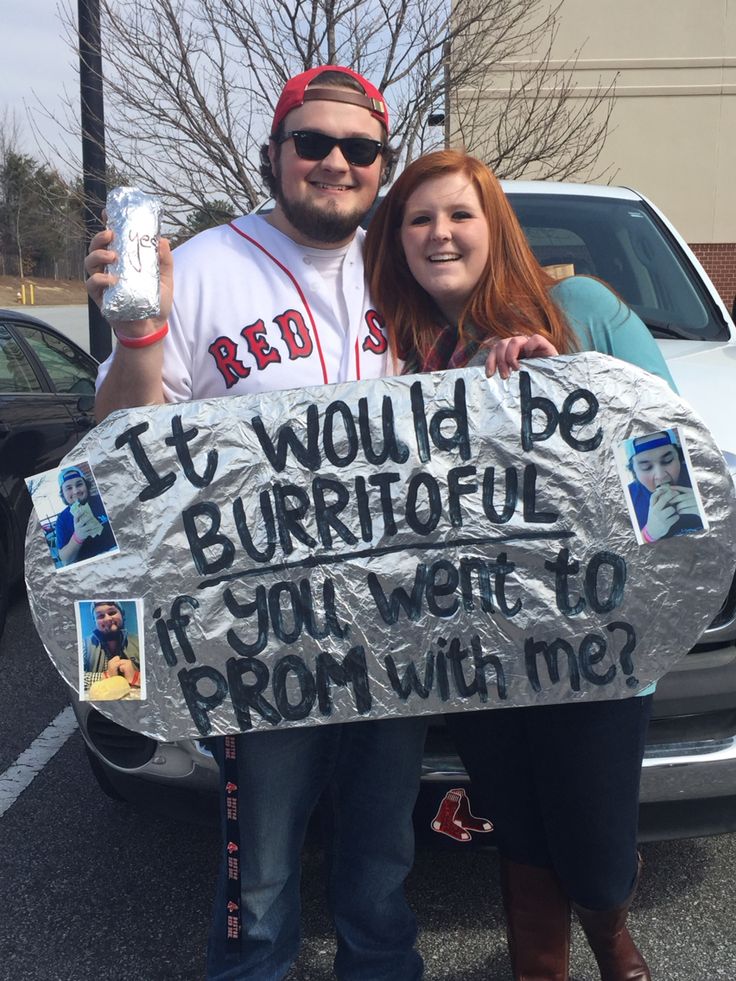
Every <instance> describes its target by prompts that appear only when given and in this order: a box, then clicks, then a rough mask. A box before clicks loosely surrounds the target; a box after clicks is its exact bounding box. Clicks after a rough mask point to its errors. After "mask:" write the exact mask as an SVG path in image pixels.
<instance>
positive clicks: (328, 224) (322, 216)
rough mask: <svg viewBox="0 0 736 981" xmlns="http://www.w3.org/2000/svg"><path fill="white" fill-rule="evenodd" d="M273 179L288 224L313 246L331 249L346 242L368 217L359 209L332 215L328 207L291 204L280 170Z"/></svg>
mask: <svg viewBox="0 0 736 981" xmlns="http://www.w3.org/2000/svg"><path fill="white" fill-rule="evenodd" d="M274 179H275V182H276V187H275V190H274V197H275V198H276V200H277V201H278V203H279V205H280V207H281V210H282V211H283V213H284V216H285V217H286V219H287V221H288V222H289V224H290V225H292V226H293V227H294V228H296V230H297V231H298V232H300V233H301V234H302V235H304V236H305V238H309V239H312V241H313V242H324V243H325V244H328V245H331V244H332V243H334V242H344V241H345V239H346V238H350V237H351V236H352V235H354V234H355V231H356V229H357V228H358V226H359V225H360V223H361V221H362V220H363V218H364V217H365V215H366V213H367V212H365V211H363V210H361V209H359V208H356V209H354V210H353V211H348V212H345V211H333V210H332V209H331V208H330V206H329V204H328V206H327V207H326V208H320V207H318V206H317V205H314V204H310V203H307V202H304V201H290V200H289V199H288V198H287V197H286V195H285V194H284V190H283V187H282V186H281V174H280V173H279V170H278V168H276V169H275V170H274Z"/></svg>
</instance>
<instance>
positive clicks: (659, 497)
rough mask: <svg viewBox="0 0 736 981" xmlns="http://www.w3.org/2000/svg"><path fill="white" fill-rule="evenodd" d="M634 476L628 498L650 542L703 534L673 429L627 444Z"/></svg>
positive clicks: (628, 456) (628, 441) (696, 504)
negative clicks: (700, 532)
mask: <svg viewBox="0 0 736 981" xmlns="http://www.w3.org/2000/svg"><path fill="white" fill-rule="evenodd" d="M626 450H627V458H628V466H629V470H630V471H631V473H632V474H633V475H634V480H633V481H632V482H631V483H630V484H629V494H630V496H631V501H632V503H633V505H634V510H635V512H636V520H637V522H638V523H639V529H640V530H641V533H642V537H643V538H644V540H645V541H647V542H656V541H658V540H659V539H660V538H672V537H674V536H676V535H687V534H689V533H691V532H694V531H702V530H703V522H702V519H701V517H700V511H699V508H698V502H697V499H696V497H695V491H694V490H693V487H692V483H691V482H690V474H689V472H688V469H687V466H686V465H685V457H684V454H683V452H682V449H681V447H680V444H679V443H678V441H677V438H676V436H675V433H674V431H673V430H671V429H665V430H663V431H662V432H659V433H652V434H650V435H648V436H636V437H634V438H633V439H630V440H627V443H626Z"/></svg>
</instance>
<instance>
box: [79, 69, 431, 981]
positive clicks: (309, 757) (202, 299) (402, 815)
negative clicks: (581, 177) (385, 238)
mask: <svg viewBox="0 0 736 981" xmlns="http://www.w3.org/2000/svg"><path fill="white" fill-rule="evenodd" d="M387 139H388V114H387V111H386V108H385V103H384V101H383V97H382V95H381V93H380V92H378V90H377V89H375V88H374V87H373V86H372V85H371V84H370V83H369V82H367V81H366V80H365V79H364V78H362V77H361V76H359V75H357V74H355V73H354V72H352V71H350V70H349V69H346V68H327V69H323V68H320V69H312V70H310V71H307V72H304V73H303V74H301V75H298V76H296V77H295V78H293V79H291V80H290V81H289V82H288V83H287V84H286V86H285V88H284V90H283V93H282V94H281V97H280V99H279V102H278V104H277V106H276V110H275V113H274V120H273V127H272V132H271V138H270V140H269V143H268V146H267V147H266V148H264V153H263V164H264V170H265V176H266V179H267V182H268V183H269V186H270V187H271V189H272V191H273V194H274V197H275V199H276V207H275V209H274V211H273V212H272V213H271V214H270V215H268V216H267V217H261V216H258V215H250V216H246V217H243V218H239V219H237V220H235V221H234V222H232V223H230V224H229V225H224V226H222V227H220V228H216V229H210V230H208V231H205V232H203V233H201V234H200V235H197V236H195V237H194V238H193V239H191V240H190V241H189V242H187V243H186V244H185V245H183V246H182V247H181V248H180V249H178V250H177V253H176V260H175V261H173V260H172V257H171V254H170V253H169V251H168V245H167V244H166V243H165V242H162V244H161V249H160V254H161V285H162V302H161V315H160V316H159V317H158V318H155V319H152V320H148V321H143V322H136V323H117V324H115V325H114V328H115V330H116V333H117V337H118V346H117V348H116V351H115V353H114V355H113V356H112V357H111V358H110V359H108V361H107V362H106V364H105V365H103V366H102V369H101V381H100V382H99V383H98V396H97V411H98V415H99V416H100V417H101V418H104V416H106V415H107V414H108V413H109V412H111V411H113V410H114V409H117V408H121V407H126V406H135V405H147V404H156V403H160V402H163V401H165V400H168V401H183V400H187V399H192V398H203V397H210V396H218V395H228V394H233V395H241V394H244V393H249V392H266V391H273V390H279V389H288V388H295V387H297V386H302V385H314V384H321V383H330V382H342V381H350V380H354V379H356V378H377V377H380V376H382V375H383V374H384V373H385V372H386V370H387V357H388V354H387V344H386V338H385V335H384V332H383V330H382V328H381V324H380V320H379V318H378V317H377V315H376V313H375V311H374V310H373V309H372V308H371V304H370V299H369V297H368V294H367V289H366V285H365V280H364V275H363V262H362V254H361V247H362V232H359V233H358V234H356V232H358V226H359V223H360V221H361V219H362V218H363V217H364V216H365V214H366V213H367V211H368V210H369V208H370V207H371V205H372V204H373V202H374V200H375V198H376V195H377V193H378V188H379V185H380V183H381V180H382V177H383V174H384V170H385V166H386V161H387V153H388V150H387V146H386V141H387ZM111 244H112V245H113V246H114V243H112V233H110V232H101V233H99V234H98V235H97V236H95V238H94V240H93V242H92V245H91V252H90V255H89V256H88V259H87V271H88V272H89V273H90V274H91V275H90V279H89V281H88V288H89V291H90V294H91V295H92V296H93V297H94V298H95V299H96V300H97V301H98V302H99V301H100V299H101V294H102V290H103V288H104V287H105V286H107V285H110V284H111V282H113V278H112V277H111V276H110V275H108V274H107V273H106V272H105V271H104V269H105V264H107V263H110V262H112V261H113V260H114V258H115V253H114V252H112V251H111V249H110V248H109V247H110V245H111ZM173 268H175V270H176V292H175V295H174V292H173ZM172 297H173V305H172ZM167 320H168V322H169V324H170V331H168V332H167V329H166V321H167ZM424 731H425V725H424V723H423V722H422V721H421V720H420V719H402V720H387V721H382V722H376V721H369V722H361V723H353V724H350V725H345V724H337V725H320V726H316V727H313V728H303V729H302V728H295V729H285V730H275V731H273V732H266V733H253V734H248V735H243V736H239V737H237V739H233V738H231V737H228V738H227V739H226V740H224V741H223V740H217V743H218V748H217V754H218V761H219V763H220V768H221V776H222V781H221V782H222V784H223V792H222V795H221V796H222V804H223V814H224V816H223V828H224V832H225V841H226V842H227V843H228V845H229V847H230V851H231V854H230V856H229V862H228V855H225V854H224V855H223V861H222V864H221V871H220V882H219V886H218V892H217V897H216V903H215V912H214V918H213V925H212V928H211V933H210V942H209V949H208V978H209V979H210V981H224V979H235V978H237V979H258V981H272V979H274V981H275V979H280V978H283V977H284V976H285V975H286V973H287V972H288V969H289V966H290V965H291V963H292V962H293V960H294V958H295V957H296V954H297V950H298V944H299V852H300V849H301V845H302V842H303V839H304V835H305V831H306V826H307V823H308V820H309V817H310V815H311V814H312V812H313V810H314V808H315V807H316V805H317V802H318V800H319V798H320V797H321V796H322V795H323V794H327V795H329V800H330V802H331V804H332V807H333V816H334V822H333V823H334V827H333V832H332V838H331V844H330V852H331V856H330V857H331V872H330V880H329V899H330V906H331V910H332V915H333V918H334V922H335V927H336V932H337V956H336V959H335V971H336V974H337V976H338V977H339V978H340V979H344V981H413V979H416V978H420V977H421V975H422V962H421V959H420V957H419V955H418V954H417V953H416V951H415V950H414V940H415V937H416V925H415V921H414V917H413V915H412V914H411V912H410V910H409V909H408V906H407V904H406V900H405V898H404V893H403V883H404V879H405V877H406V874H407V872H408V871H409V868H410V866H411V863H412V860H413V833H412V827H411V812H412V809H413V805H414V801H415V798H416V794H417V791H418V786H419V771H420V761H421V752H422V746H423V741H424ZM223 744H224V745H223ZM235 786H237V805H236V806H237V813H238V819H237V822H235V823H236V828H233V818H232V810H233V805H232V802H231V801H228V795H229V792H230V791H232V788H234V787H235ZM232 792H234V791H232ZM228 803H230V808H229V809H228V807H227V804H228ZM228 813H230V821H229V822H228V818H227V815H228ZM234 832H235V833H237V834H238V835H239V845H238V843H237V842H236V841H234V840H233V834H234ZM238 857H239V858H240V869H239V872H240V886H239V887H237V883H235V884H234V882H233V877H235V875H236V873H237V871H238V869H237V865H238V862H237V858H238ZM229 876H230V878H228V877H229ZM228 911H230V914H231V916H230V919H228ZM238 915H239V917H240V921H241V923H240V927H238V926H237V924H236V922H235V920H236V918H237V916H238ZM228 933H229V937H228Z"/></svg>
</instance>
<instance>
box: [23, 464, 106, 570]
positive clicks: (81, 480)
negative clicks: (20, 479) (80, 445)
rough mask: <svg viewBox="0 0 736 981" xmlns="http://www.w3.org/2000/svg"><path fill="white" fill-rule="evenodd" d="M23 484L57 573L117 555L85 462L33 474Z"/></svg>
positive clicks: (93, 482)
mask: <svg viewBox="0 0 736 981" xmlns="http://www.w3.org/2000/svg"><path fill="white" fill-rule="evenodd" d="M26 484H27V486H28V491H29V493H30V495H31V498H32V500H33V507H34V508H35V511H36V515H37V516H38V521H39V524H40V526H41V531H42V532H43V535H44V538H45V539H46V545H47V546H48V549H49V554H50V555H51V560H52V561H53V563H54V566H55V568H56V569H57V571H58V570H61V569H66V568H68V567H69V566H79V565H82V564H83V563H85V562H90V561H92V560H95V559H99V558H100V557H101V556H105V555H112V554H114V553H115V552H118V551H119V549H118V543H117V541H116V539H115V533H114V532H113V529H112V525H111V524H110V519H109V517H108V514H107V510H106V509H105V505H104V503H103V500H102V496H101V495H100V492H99V490H98V488H97V483H96V482H95V478H94V474H93V473H92V467H91V466H90V465H89V462H88V461H86V460H84V461H82V462H80V463H77V464H75V465H74V466H70V467H62V468H61V469H59V470H47V471H46V472H45V473H41V474H36V475H35V476H34V477H28V478H27V480H26Z"/></svg>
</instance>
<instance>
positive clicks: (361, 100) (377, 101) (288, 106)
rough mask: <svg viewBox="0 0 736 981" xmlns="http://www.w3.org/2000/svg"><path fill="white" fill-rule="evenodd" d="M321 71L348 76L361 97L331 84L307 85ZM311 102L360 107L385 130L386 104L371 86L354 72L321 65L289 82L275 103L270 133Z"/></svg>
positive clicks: (386, 122) (353, 91)
mask: <svg viewBox="0 0 736 981" xmlns="http://www.w3.org/2000/svg"><path fill="white" fill-rule="evenodd" d="M323 72H340V73H341V74H343V75H347V76H349V77H350V78H352V79H354V80H355V81H356V82H357V83H358V84H359V85H360V87H361V88H362V89H363V93H364V94H363V95H361V94H360V92H356V91H355V90H354V89H337V88H335V87H334V85H329V86H328V85H322V86H320V85H315V86H312V87H311V88H310V85H311V83H312V82H313V81H314V80H315V79H317V78H318V77H319V75H321V74H322V73H323ZM313 99H322V100H324V101H326V102H347V103H349V104H350V105H354V106H362V107H363V108H364V109H367V110H368V112H370V113H371V115H372V116H375V117H376V119H380V120H381V122H382V123H383V125H384V126H385V127H386V132H387V133H388V131H389V126H388V109H387V108H386V102H385V100H384V98H383V96H382V95H381V93H380V92H379V91H378V89H377V88H376V87H375V85H371V83H370V82H369V81H368V80H367V79H366V78H363V76H362V75H359V74H358V73H357V72H354V71H353V70H352V68H343V67H341V66H340V65H322V66H321V67H320V68H310V69H309V71H306V72H302V73H301V74H300V75H295V76H294V77H293V78H290V79H289V81H288V82H287V83H286V85H285V86H284V90H283V92H282V93H281V97H280V98H279V101H278V102H277V103H276V108H275V110H274V113H273V125H272V127H271V132H272V133H275V132H276V130H277V129H278V127H279V124H280V123H281V122H282V121H283V119H284V117H285V116H286V114H287V113H289V112H291V110H292V109H297V108H298V107H299V106H302V105H304V103H305V102H309V101H311V100H313Z"/></svg>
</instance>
